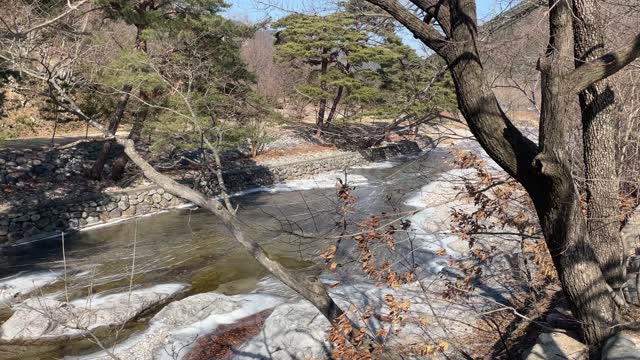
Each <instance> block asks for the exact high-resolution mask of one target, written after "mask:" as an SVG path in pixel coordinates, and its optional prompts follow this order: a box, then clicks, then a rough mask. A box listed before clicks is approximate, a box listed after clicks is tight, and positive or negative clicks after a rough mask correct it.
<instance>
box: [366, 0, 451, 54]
mask: <svg viewBox="0 0 640 360" xmlns="http://www.w3.org/2000/svg"><path fill="white" fill-rule="evenodd" d="M368 1H369V2H370V3H372V4H374V5H376V6H378V7H380V8H381V9H383V10H384V11H386V12H388V13H389V14H390V15H391V16H393V17H394V18H395V19H396V20H398V21H399V22H400V23H401V24H402V25H404V26H405V27H406V28H407V29H409V31H411V33H412V34H413V36H415V37H416V38H418V39H420V40H421V41H422V42H424V43H425V45H427V46H428V47H430V48H431V49H433V51H435V52H436V53H438V54H441V53H442V52H443V51H444V48H445V47H446V46H447V45H448V44H449V42H448V41H447V39H446V38H445V37H444V36H443V35H442V34H441V33H439V32H438V30H436V29H435V28H434V27H433V26H432V25H430V24H427V23H425V22H424V21H422V20H420V19H419V18H418V17H417V16H416V15H415V14H413V13H412V12H411V11H409V10H407V9H406V8H405V7H404V6H402V5H401V4H400V2H398V1H397V0H368Z"/></svg>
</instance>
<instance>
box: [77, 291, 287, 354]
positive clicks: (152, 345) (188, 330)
mask: <svg viewBox="0 0 640 360" xmlns="http://www.w3.org/2000/svg"><path fill="white" fill-rule="evenodd" d="M283 301H284V299H283V298H281V297H279V296H272V295H264V294H248V295H234V296H227V295H223V294H220V293H214V292H211V293H202V294H197V295H193V296H189V297H187V298H185V299H182V300H180V301H175V302H172V303H170V304H169V305H167V306H166V307H165V308H164V309H162V310H161V311H160V312H158V313H157V314H156V315H155V316H154V317H153V318H152V319H151V321H150V325H149V327H148V328H147V330H145V331H144V332H143V333H142V334H139V335H135V336H133V337H131V338H129V339H127V340H126V341H124V342H123V343H121V344H118V345H117V346H115V347H114V348H113V349H112V350H113V353H114V354H115V355H116V356H117V357H118V358H119V359H135V360H170V359H171V360H173V359H181V358H183V357H184V356H186V355H188V354H189V353H190V351H191V350H192V349H194V348H197V347H198V346H197V345H198V341H199V340H200V339H201V338H203V337H206V336H208V335H210V334H212V333H215V330H216V329H217V328H219V327H220V326H221V325H224V324H234V323H236V322H238V321H240V320H242V319H245V318H247V317H248V316H251V315H254V314H257V313H260V312H262V311H264V310H267V309H271V308H273V307H276V306H277V305H279V304H281V303H282V302H283ZM200 350H203V349H200ZM204 350H206V349H204ZM65 359H66V360H72V359H77V360H80V359H82V360H89V359H91V360H98V359H100V360H103V359H104V360H111V359H113V357H111V356H110V355H109V354H106V353H105V352H97V353H93V354H88V355H84V356H78V357H66V358H65Z"/></svg>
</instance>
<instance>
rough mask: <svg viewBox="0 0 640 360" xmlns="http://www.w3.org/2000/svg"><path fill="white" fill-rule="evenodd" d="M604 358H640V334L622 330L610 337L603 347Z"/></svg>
mask: <svg viewBox="0 0 640 360" xmlns="http://www.w3.org/2000/svg"><path fill="white" fill-rule="evenodd" d="M602 360H640V336H638V335H637V334H633V333H630V332H627V331H622V332H619V333H617V334H616V335H614V336H612V337H610V338H609V339H608V340H607V342H606V343H605V344H604V347H603V348H602Z"/></svg>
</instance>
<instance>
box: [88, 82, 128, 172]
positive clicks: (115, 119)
mask: <svg viewBox="0 0 640 360" xmlns="http://www.w3.org/2000/svg"><path fill="white" fill-rule="evenodd" d="M131 89H132V87H131V85H125V86H123V87H122V95H120V99H118V103H117V104H116V109H115V111H114V112H113V114H112V115H111V119H110V120H109V132H111V133H112V134H115V133H116V132H117V131H118V127H119V126H120V121H122V117H123V116H124V111H125V109H126V108H127V103H128V102H129V96H130V92H131ZM113 144H114V142H113V141H107V142H105V143H104V144H103V145H102V151H101V152H100V155H99V156H98V159H97V160H96V162H95V163H94V164H93V167H92V168H91V178H93V179H96V180H100V179H101V178H102V171H103V170H104V165H105V164H106V163H107V160H108V159H109V153H110V152H111V148H112V147H113Z"/></svg>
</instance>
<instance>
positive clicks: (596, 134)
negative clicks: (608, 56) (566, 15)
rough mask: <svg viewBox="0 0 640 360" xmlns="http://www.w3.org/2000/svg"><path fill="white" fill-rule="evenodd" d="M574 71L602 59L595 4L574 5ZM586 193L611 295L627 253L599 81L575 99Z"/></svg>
mask: <svg viewBox="0 0 640 360" xmlns="http://www.w3.org/2000/svg"><path fill="white" fill-rule="evenodd" d="M573 12H574V14H575V19H574V21H573V30H574V31H573V38H574V52H575V57H576V60H575V65H576V68H579V67H580V66H582V65H583V64H585V63H587V62H589V61H592V60H595V59H597V58H599V57H601V56H603V55H605V53H606V51H605V44H604V42H605V41H604V34H603V29H604V24H603V22H602V19H601V16H600V14H599V13H598V10H597V4H596V2H595V1H593V0H574V1H573ZM579 99H580V107H581V109H582V136H583V143H584V146H583V148H584V149H583V152H584V153H583V156H584V164H585V179H586V190H587V229H588V231H589V238H590V239H591V243H592V246H593V249H594V253H595V255H596V257H597V259H598V262H599V263H600V267H601V268H602V272H603V273H604V277H605V279H606V280H607V282H608V283H609V285H611V286H612V287H613V288H614V289H619V288H620V287H622V284H623V283H624V281H625V279H624V271H623V270H624V266H623V264H624V261H625V260H624V259H625V251H624V246H623V244H622V237H621V235H620V213H619V203H618V193H619V179H618V162H617V156H616V134H617V131H616V127H617V126H616V125H617V121H616V115H615V105H614V104H615V94H614V92H613V90H612V88H611V87H610V86H609V80H606V79H605V80H602V81H599V82H597V83H594V84H593V85H591V86H589V87H588V88H587V89H585V90H584V91H582V92H581V93H580V94H579Z"/></svg>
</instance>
